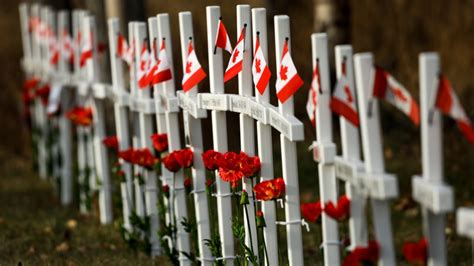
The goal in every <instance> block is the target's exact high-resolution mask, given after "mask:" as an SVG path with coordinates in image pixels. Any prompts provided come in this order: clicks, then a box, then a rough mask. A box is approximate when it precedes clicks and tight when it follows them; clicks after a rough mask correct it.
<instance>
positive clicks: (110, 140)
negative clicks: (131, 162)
mask: <svg viewBox="0 0 474 266" xmlns="http://www.w3.org/2000/svg"><path fill="white" fill-rule="evenodd" d="M102 144H104V145H105V147H107V148H109V149H111V150H113V151H115V152H118V150H119V142H118V138H117V136H110V137H106V138H104V139H103V140H102Z"/></svg>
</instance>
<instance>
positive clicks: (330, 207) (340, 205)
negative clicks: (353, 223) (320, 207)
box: [324, 195, 351, 222]
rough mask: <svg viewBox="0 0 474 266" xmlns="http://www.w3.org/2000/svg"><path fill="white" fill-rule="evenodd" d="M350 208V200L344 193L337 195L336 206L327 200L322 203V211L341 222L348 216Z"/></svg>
mask: <svg viewBox="0 0 474 266" xmlns="http://www.w3.org/2000/svg"><path fill="white" fill-rule="evenodd" d="M350 210H351V201H350V200H349V198H348V197H347V196H346V195H343V196H341V197H339V200H338V201H337V206H334V204H333V203H332V202H331V201H329V202H327V203H326V204H325V205H324V212H325V213H326V214H327V215H329V216H330V217H331V218H333V219H335V220H337V221H339V222H341V221H344V220H346V219H347V218H349V215H350Z"/></svg>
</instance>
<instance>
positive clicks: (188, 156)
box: [174, 148, 194, 168]
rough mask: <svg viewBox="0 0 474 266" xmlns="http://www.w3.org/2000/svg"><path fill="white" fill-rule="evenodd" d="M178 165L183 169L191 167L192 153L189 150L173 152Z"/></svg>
mask: <svg viewBox="0 0 474 266" xmlns="http://www.w3.org/2000/svg"><path fill="white" fill-rule="evenodd" d="M174 153H176V155H175V157H176V160H177V161H178V163H179V164H180V165H181V167H183V168H188V167H191V166H192V165H193V157H194V152H193V151H192V150H191V149H190V148H186V149H182V150H178V151H174Z"/></svg>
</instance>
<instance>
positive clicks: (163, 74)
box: [149, 39, 171, 84]
mask: <svg viewBox="0 0 474 266" xmlns="http://www.w3.org/2000/svg"><path fill="white" fill-rule="evenodd" d="M155 54H156V53H155ZM153 61H154V58H153ZM153 63H154V65H153V67H152V69H151V70H150V73H149V76H150V81H151V82H152V83H153V84H158V83H161V82H165V81H167V80H170V79H171V67H170V64H169V62H168V55H167V54H166V46H165V39H163V40H162V41H161V48H160V52H159V54H158V60H157V61H156V62H153Z"/></svg>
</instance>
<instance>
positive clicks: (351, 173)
mask: <svg viewBox="0 0 474 266" xmlns="http://www.w3.org/2000/svg"><path fill="white" fill-rule="evenodd" d="M334 163H335V166H336V177H337V178H339V179H341V180H343V181H346V182H350V183H351V184H353V185H355V186H358V187H360V186H361V185H362V184H361V183H360V182H359V180H358V178H357V177H358V176H359V175H360V174H361V173H364V172H365V168H364V165H363V164H362V162H353V161H348V160H346V159H344V158H342V157H340V156H336V157H335V159H334Z"/></svg>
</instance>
